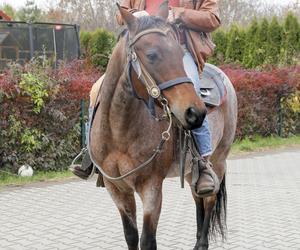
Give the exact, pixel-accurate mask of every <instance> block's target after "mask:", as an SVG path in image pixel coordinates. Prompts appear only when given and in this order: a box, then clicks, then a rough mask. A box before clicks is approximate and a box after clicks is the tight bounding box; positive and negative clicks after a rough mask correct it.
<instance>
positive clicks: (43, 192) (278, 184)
mask: <svg viewBox="0 0 300 250" xmlns="http://www.w3.org/2000/svg"><path fill="white" fill-rule="evenodd" d="M299 162H300V151H299V150H294V151H290V152H281V153H276V154H269V155H264V156H263V155H262V156H258V155H256V156H247V157H246V158H242V159H233V160H229V161H228V175H227V190H228V239H227V241H226V242H224V243H222V242H219V241H217V242H212V243H211V246H210V249H256V250H263V249H283V250H285V249H287V250H296V249H298V250H299V249H300V164H299ZM137 201H138V211H139V212H138V224H139V228H141V219H142V214H141V202H140V201H139V199H137ZM140 231H141V230H140ZM195 232H196V223H195V208H194V204H193V201H192V197H191V194H190V191H189V189H188V188H187V187H186V188H185V189H181V188H180V187H179V180H178V179H168V180H166V181H165V184H164V195H163V208H162V214H161V217H160V223H159V227H158V232H157V240H158V249H159V250H161V249H162V250H167V249H168V250H169V249H171V250H178V249H184V250H186V249H193V246H194V244H195ZM0 249H1V250H6V249H7V250H9V249H15V250H17V249H22V250H23V249H28V250H34V249H38V250H41V249H45V250H46V249H62V250H63V249H105V250H110V249H111V250H118V249H126V244H125V241H124V237H123V231H122V226H121V220H120V217H119V214H118V212H117V210H116V207H115V206H114V204H113V202H112V200H111V198H110V196H109V195H108V193H107V192H106V190H105V189H100V188H96V187H95V181H88V182H85V181H74V182H69V183H59V184H55V185H46V186H43V187H30V188H28V187H26V188H19V189H15V190H4V191H0Z"/></svg>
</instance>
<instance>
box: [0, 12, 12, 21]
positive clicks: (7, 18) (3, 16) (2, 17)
mask: <svg viewBox="0 0 300 250" xmlns="http://www.w3.org/2000/svg"><path fill="white" fill-rule="evenodd" d="M2 20H5V21H11V17H10V16H8V15H6V14H5V13H4V12H3V11H2V10H0V21H2Z"/></svg>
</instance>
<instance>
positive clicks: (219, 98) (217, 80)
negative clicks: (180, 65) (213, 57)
mask: <svg viewBox="0 0 300 250" xmlns="http://www.w3.org/2000/svg"><path fill="white" fill-rule="evenodd" d="M225 79H227V76H226V75H225V73H224V72H223V71H222V70H221V69H219V68H218V67H216V66H214V65H212V64H209V63H206V64H205V66H204V69H203V72H202V74H201V75H200V85H201V88H200V93H201V96H200V97H201V99H202V100H203V101H204V103H205V104H206V105H207V106H209V107H217V106H220V105H221V104H222V103H223V101H224V100H225V97H226V94H227V90H226V86H225V84H224V81H225ZM197 92H198V93H199V91H197Z"/></svg>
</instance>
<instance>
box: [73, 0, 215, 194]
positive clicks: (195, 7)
mask: <svg viewBox="0 0 300 250" xmlns="http://www.w3.org/2000/svg"><path fill="white" fill-rule="evenodd" d="M164 1H165V0H123V2H122V4H121V6H122V7H123V8H126V9H127V10H129V11H130V12H131V13H133V15H135V16H141V15H155V14H156V13H157V11H158V8H159V6H160V4H162V3H163V2H164ZM169 6H170V7H169V17H168V21H169V22H171V23H176V24H177V25H178V27H179V34H180V43H181V45H182V48H183V50H184V52H185V53H184V57H183V63H184V68H185V71H186V74H187V75H188V77H190V78H191V79H192V81H193V84H194V87H195V90H196V92H197V93H198V94H199V95H200V94H201V93H200V85H201V81H200V77H199V73H201V72H202V70H203V67H204V63H205V61H206V59H207V57H208V56H210V55H211V54H212V52H213V49H214V44H213V42H212V41H211V39H210V32H212V31H214V30H215V29H216V28H218V27H219V25H220V18H219V12H218V5H217V0H192V1H191V0H170V1H169ZM117 21H118V23H119V24H120V25H123V20H122V17H121V15H119V14H117ZM193 134H194V138H195V140H196V143H197V146H198V150H199V153H200V155H201V156H202V158H203V161H201V162H202V165H203V166H202V171H201V173H200V177H199V180H198V184H197V193H198V194H199V195H201V194H205V195H208V194H210V193H212V192H213V191H214V189H215V187H216V186H217V185H218V183H216V182H217V180H216V178H213V177H212V174H211V171H213V170H212V169H211V167H210V166H211V163H210V162H209V158H210V156H211V154H212V139H211V132H210V129H209V124H208V120H207V118H205V120H204V122H203V125H202V126H201V127H200V128H198V129H195V130H193ZM83 170H84V171H85V172H90V171H91V170H90V169H86V168H84V167H82V168H81V169H79V168H77V169H75V171H73V172H74V173H75V174H76V175H78V176H80V177H86V175H85V173H84V172H83ZM213 174H214V173H213Z"/></svg>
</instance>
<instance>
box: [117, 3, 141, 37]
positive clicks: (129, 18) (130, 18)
mask: <svg viewBox="0 0 300 250" xmlns="http://www.w3.org/2000/svg"><path fill="white" fill-rule="evenodd" d="M117 6H118V9H119V11H120V15H121V17H122V19H123V20H124V22H125V24H126V25H127V27H128V30H129V32H130V33H131V34H134V33H135V31H136V29H137V18H136V17H135V16H134V15H132V14H131V13H130V12H129V11H128V10H126V9H125V8H122V7H121V6H120V4H119V3H117Z"/></svg>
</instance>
